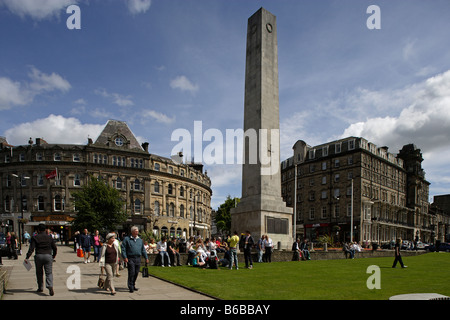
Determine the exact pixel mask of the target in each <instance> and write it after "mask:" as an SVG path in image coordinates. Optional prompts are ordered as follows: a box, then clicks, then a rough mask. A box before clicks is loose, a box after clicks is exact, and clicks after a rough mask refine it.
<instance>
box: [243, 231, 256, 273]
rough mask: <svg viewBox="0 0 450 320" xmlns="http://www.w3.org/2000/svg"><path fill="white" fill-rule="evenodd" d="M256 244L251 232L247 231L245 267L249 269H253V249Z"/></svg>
mask: <svg viewBox="0 0 450 320" xmlns="http://www.w3.org/2000/svg"><path fill="white" fill-rule="evenodd" d="M254 244H255V241H254V240H253V237H252V236H251V234H250V231H246V232H245V238H244V259H245V267H246V268H249V269H252V268H253V261H252V248H253V245H254Z"/></svg>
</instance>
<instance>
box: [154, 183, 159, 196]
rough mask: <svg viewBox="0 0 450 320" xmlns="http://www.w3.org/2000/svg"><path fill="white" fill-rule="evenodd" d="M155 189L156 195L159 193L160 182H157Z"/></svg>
mask: <svg viewBox="0 0 450 320" xmlns="http://www.w3.org/2000/svg"><path fill="white" fill-rule="evenodd" d="M154 188H155V193H159V182H158V181H155V185H154Z"/></svg>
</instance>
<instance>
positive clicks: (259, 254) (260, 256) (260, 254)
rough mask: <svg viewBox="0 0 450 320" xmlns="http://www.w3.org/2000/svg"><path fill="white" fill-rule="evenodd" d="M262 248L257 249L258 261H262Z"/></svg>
mask: <svg viewBox="0 0 450 320" xmlns="http://www.w3.org/2000/svg"><path fill="white" fill-rule="evenodd" d="M263 254H264V250H258V262H263Z"/></svg>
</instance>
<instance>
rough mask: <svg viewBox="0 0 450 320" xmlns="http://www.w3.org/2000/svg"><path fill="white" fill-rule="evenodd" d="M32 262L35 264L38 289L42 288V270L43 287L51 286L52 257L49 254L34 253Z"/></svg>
mask: <svg viewBox="0 0 450 320" xmlns="http://www.w3.org/2000/svg"><path fill="white" fill-rule="evenodd" d="M34 264H35V266H36V280H37V284H38V289H39V290H42V289H43V287H44V272H45V287H46V288H53V273H52V269H53V268H52V267H53V257H52V255H51V254H36V255H35V256H34Z"/></svg>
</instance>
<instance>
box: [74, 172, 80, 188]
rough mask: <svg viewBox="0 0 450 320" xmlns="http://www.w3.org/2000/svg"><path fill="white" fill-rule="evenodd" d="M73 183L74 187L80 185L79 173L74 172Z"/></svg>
mask: <svg viewBox="0 0 450 320" xmlns="http://www.w3.org/2000/svg"><path fill="white" fill-rule="evenodd" d="M73 185H74V186H76V187H79V186H80V185H81V181H80V175H79V174H75V177H74V178H73Z"/></svg>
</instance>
